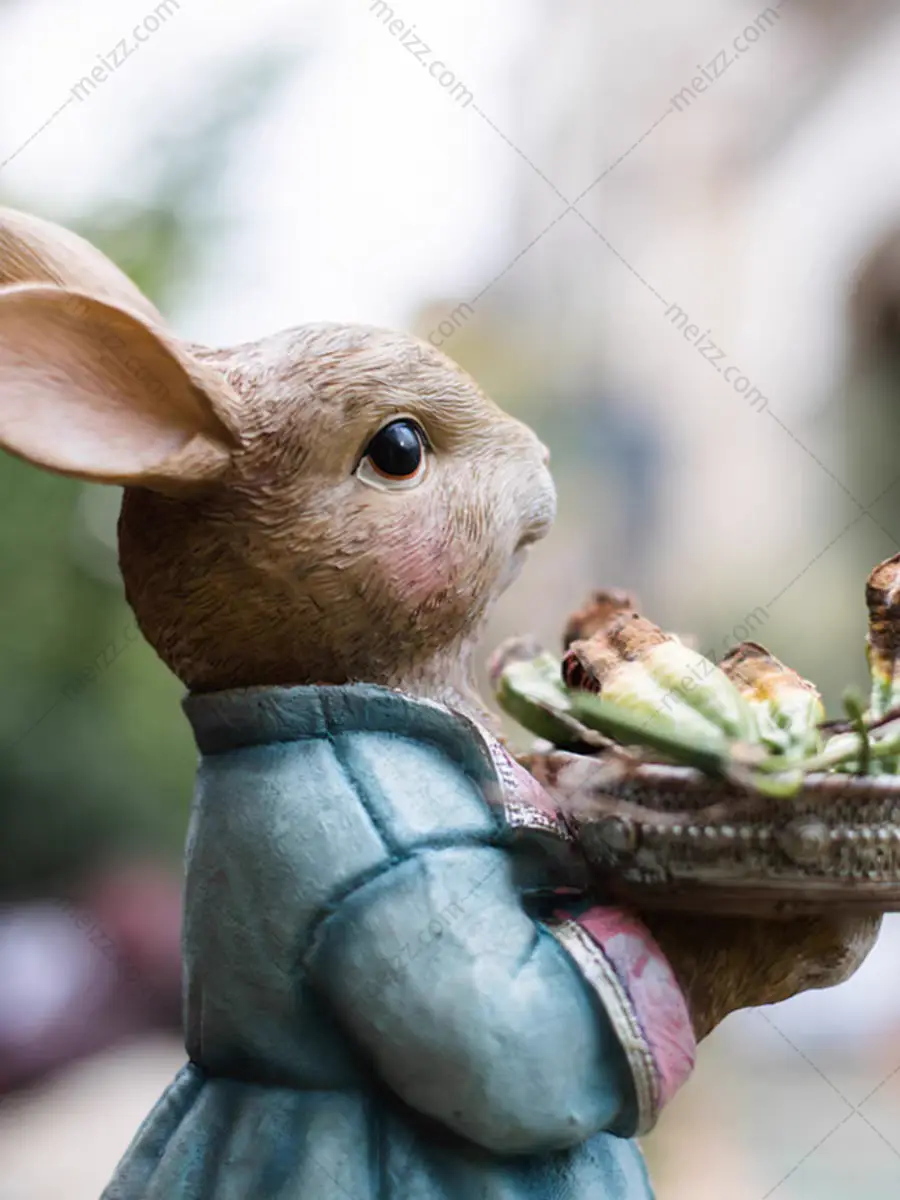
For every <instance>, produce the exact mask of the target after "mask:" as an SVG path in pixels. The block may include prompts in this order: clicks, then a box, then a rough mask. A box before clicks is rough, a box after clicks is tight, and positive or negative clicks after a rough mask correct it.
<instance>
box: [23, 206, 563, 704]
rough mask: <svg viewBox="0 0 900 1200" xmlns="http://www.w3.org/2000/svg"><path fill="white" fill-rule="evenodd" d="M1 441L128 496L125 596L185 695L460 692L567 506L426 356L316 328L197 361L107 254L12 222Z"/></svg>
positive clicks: (517, 443)
mask: <svg viewBox="0 0 900 1200" xmlns="http://www.w3.org/2000/svg"><path fill="white" fill-rule="evenodd" d="M0 447H3V448H5V449H6V450H8V451H10V452H12V453H13V454H16V455H19V456H20V457H22V458H25V459H27V460H29V461H30V462H33V463H35V464H36V465H38V466H41V467H44V468H46V469H49V470H52V471H56V472H60V473H62V474H66V475H72V476H76V477H78V478H81V479H86V480H94V481H100V482H106V483H113V484H120V485H122V486H124V488H125V493H124V501H123V506H122V514H121V518H120V523H119V545H120V562H121V569H122V574H123V577H124V580H125V587H126V592H127V596H128V600H129V602H130V603H131V605H132V607H133V609H134V611H135V614H136V616H137V619H138V622H139V624H140V627H141V629H142V631H143V633H144V635H145V636H146V638H147V640H148V641H149V642H150V643H151V645H153V647H154V648H155V649H156V651H157V652H158V653H159V655H160V656H161V658H162V659H163V660H164V662H165V663H166V664H167V665H168V666H169V667H170V668H171V669H172V670H173V671H174V672H175V674H176V675H178V676H179V678H180V679H181V680H182V681H183V682H184V683H185V684H186V685H187V686H188V687H189V688H190V689H192V690H213V689H221V688H228V687H247V686H256V685H266V684H292V683H343V682H351V681H358V680H364V681H369V682H373V683H383V684H386V685H388V686H394V687H401V688H405V689H406V690H409V691H412V692H414V693H419V694H423V695H430V696H432V697H433V698H437V699H453V698H455V697H458V696H460V695H461V694H463V693H465V692H466V691H467V688H468V663H469V659H470V656H471V647H472V644H473V641H474V639H475V638H476V636H477V634H478V632H479V630H480V628H481V625H482V623H483V620H484V618H485V615H486V613H487V612H488V610H489V608H490V605H491V603H492V601H493V600H494V599H495V598H496V596H497V595H498V594H499V592H500V591H501V590H502V589H503V587H505V586H506V584H507V583H508V582H509V581H510V580H511V579H512V577H513V576H514V575H515V573H516V570H517V567H518V565H519V563H520V561H521V558H522V555H523V552H524V550H525V547H526V546H527V545H528V544H529V543H530V542H532V541H535V540H536V539H537V538H539V537H541V536H542V535H543V534H544V533H545V532H546V531H547V529H548V527H549V525H550V522H551V521H552V518H553V513H554V506H555V501H554V492H553V485H552V482H551V479H550V476H549V473H548V471H547V467H546V458H547V454H546V451H545V449H544V447H543V446H542V445H541V444H540V442H539V441H538V440H537V438H536V437H535V435H534V434H533V433H532V432H531V431H530V430H529V429H528V428H527V427H526V426H524V425H522V424H521V423H520V422H519V421H516V420H514V419H513V418H511V417H509V416H508V415H506V414H505V413H503V412H502V411H501V410H500V409H499V408H498V407H497V406H496V405H494V404H493V403H492V402H491V401H490V400H489V399H488V398H487V397H486V396H485V395H484V394H483V393H482V392H481V391H480V390H479V388H478V387H477V386H476V384H475V383H474V382H473V381H472V380H471V379H470V378H469V377H468V376H467V375H466V374H465V373H464V372H463V371H461V370H460V369H459V368H458V367H457V366H456V365H455V364H454V363H453V362H452V361H451V360H450V359H448V358H446V357H445V356H444V355H443V354H441V353H440V352H439V351H438V350H436V349H435V348H434V347H432V346H431V345H429V344H428V343H426V342H422V341H419V340H418V339H416V338H414V337H411V336H407V335H405V334H400V333H392V332H389V331H386V330H382V329H376V328H370V327H367V326H356V325H337V324H321V325H309V326H303V327H301V328H298V329H292V330H288V331H286V332H284V333H280V334H276V335H275V336H272V337H268V338H264V339H262V340H261V341H258V342H253V343H248V344H246V345H241V346H235V347H232V348H229V349H225V350H209V349H205V348H203V347H200V346H196V345H189V344H187V343H184V342H181V341H179V340H178V339H176V338H175V337H174V336H173V335H172V334H171V333H170V332H169V331H168V330H167V329H166V327H165V324H164V322H163V320H162V318H161V316H160V315H159V313H158V312H157V311H156V309H155V308H153V306H152V305H151V304H150V303H149V302H148V301H147V300H146V299H145V298H144V297H143V296H142V295H141V294H140V292H139V291H137V289H136V288H135V287H134V285H133V284H131V282H130V281H129V280H128V279H127V278H126V277H125V276H124V275H122V274H121V272H119V271H118V269H117V268H115V267H114V266H113V264H112V263H110V262H109V261H108V260H107V259H105V258H104V257H103V255H101V254H100V253H99V252H98V251H97V250H95V249H94V248H93V247H90V246H88V245H87V244H86V243H84V242H82V241H81V240H80V239H78V238H75V237H74V235H72V234H70V233H66V232H64V231H62V230H60V229H58V228H57V227H56V226H53V225H49V224H46V223H44V222H40V221H37V220H36V219H35V218H32V217H25V216H23V215H22V214H19V213H14V212H11V211H9V210H0Z"/></svg>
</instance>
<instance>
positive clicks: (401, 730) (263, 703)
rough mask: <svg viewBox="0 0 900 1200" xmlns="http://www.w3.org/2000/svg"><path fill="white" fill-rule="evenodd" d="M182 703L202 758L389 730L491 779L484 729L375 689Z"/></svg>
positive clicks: (217, 695)
mask: <svg viewBox="0 0 900 1200" xmlns="http://www.w3.org/2000/svg"><path fill="white" fill-rule="evenodd" d="M183 706H184V711H185V715H186V716H187V718H188V720H189V721H190V723H191V727H192V729H193V731H194V738H195V739H196V742H197V746H198V748H199V750H200V752H201V753H202V754H220V753H222V752H224V751H228V750H235V749H237V748H239V747H241V746H259V745H265V744H267V743H272V742H293V741H299V740H302V739H304V738H333V737H338V736H340V735H341V734H345V733H353V732H369V733H395V734H399V735H402V736H404V737H412V738H415V739H417V740H420V741H426V742H432V743H434V744H436V745H438V746H440V747H441V748H442V749H444V750H445V751H446V752H448V753H450V754H451V755H452V756H453V757H454V758H456V759H457V760H458V761H461V763H462V765H463V767H464V769H466V770H467V771H468V772H470V773H472V774H475V775H476V776H478V777H481V778H484V777H486V775H488V774H489V775H493V774H494V767H493V764H492V761H491V755H490V752H489V751H488V749H487V748H486V744H485V732H484V731H483V730H481V729H480V727H479V726H477V725H476V724H475V723H474V722H473V721H470V720H469V719H468V718H467V717H464V716H462V715H461V714H460V713H457V712H454V711H452V710H451V709H449V708H446V707H444V705H442V704H437V703H435V702H434V701H431V700H421V699H418V698H414V697H412V696H408V695H406V694H405V693H403V692H398V691H393V690H392V689H390V688H386V687H380V686H379V685H377V684H371V683H353V684H344V685H339V686H338V685H331V684H321V685H301V686H297V687H251V688H234V689H231V690H229V691H222V692H200V693H191V694H189V695H188V696H186V697H185V699H184V701H183Z"/></svg>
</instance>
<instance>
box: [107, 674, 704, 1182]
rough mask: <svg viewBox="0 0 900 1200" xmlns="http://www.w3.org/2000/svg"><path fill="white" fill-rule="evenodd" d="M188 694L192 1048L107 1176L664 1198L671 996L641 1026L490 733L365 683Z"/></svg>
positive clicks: (677, 1033) (677, 1032) (549, 824)
mask: <svg viewBox="0 0 900 1200" xmlns="http://www.w3.org/2000/svg"><path fill="white" fill-rule="evenodd" d="M185 708H186V712H187V714H188V717H189V719H190V721H191V723H192V725H193V728H194V733H195V736H196V739H197V742H198V745H199V747H200V751H201V762H200V768H199V774H198V778H197V785H196V791H195V796H194V804H193V810H192V816H191V825H190V832H189V835H188V846H187V879H186V892H185V927H184V957H185V971H186V984H185V987H186V996H185V1022H186V1044H187V1051H188V1056H189V1061H188V1062H187V1064H186V1065H185V1066H184V1067H183V1068H182V1070H181V1071H180V1072H179V1074H178V1075H177V1076H176V1078H175V1079H174V1081H173V1082H172V1084H171V1085H170V1086H169V1088H168V1090H167V1091H166V1092H165V1094H164V1095H163V1096H162V1098H161V1099H160V1100H159V1102H158V1103H157V1105H156V1107H155V1108H154V1109H153V1111H152V1112H151V1113H150V1115H149V1116H148V1117H147V1119H146V1120H145V1121H144V1123H143V1125H142V1126H141V1128H140V1129H139V1131H138V1133H137V1135H136V1136H135V1139H134V1141H133V1142H132V1144H131V1146H130V1147H129V1149H128V1151H127V1153H126V1155H125V1157H124V1159H123V1160H122V1162H121V1164H120V1165H119V1168H118V1170H117V1172H116V1174H115V1176H114V1178H113V1180H112V1181H111V1183H110V1184H109V1185H108V1187H107V1189H106V1191H105V1192H104V1195H103V1200H301V1198H302V1200H526V1198H527V1200H539V1198H542V1200H543V1198H546V1200H626V1198H627V1200H648V1198H650V1197H651V1195H652V1193H651V1191H650V1186H649V1183H648V1180H647V1175H646V1171H645V1168H644V1164H643V1159H642V1156H641V1153H640V1150H639V1149H638V1146H637V1144H636V1143H635V1142H634V1141H633V1140H630V1139H631V1137H632V1135H633V1134H634V1133H635V1132H639V1131H641V1128H642V1127H643V1128H646V1127H647V1125H648V1124H649V1123H651V1122H652V1120H653V1118H654V1117H655V1115H656V1109H657V1108H658V1106H659V1104H660V1103H662V1101H663V1100H664V1099H665V1098H666V1096H665V1093H666V1092H667V1091H671V1090H672V1086H674V1085H673V1084H672V1078H673V1075H672V1070H671V1062H672V1061H673V1058H672V1053H671V1051H672V1046H673V1045H674V1042H673V1037H674V1039H675V1042H678V1046H677V1047H676V1052H675V1057H676V1058H677V1057H678V1054H680V1053H681V1051H682V1050H683V1049H684V1037H683V1034H684V1031H683V1030H681V1029H680V1026H679V1021H680V1020H681V1015H679V1014H676V1020H675V1024H674V1025H673V1024H672V1020H671V1019H670V1018H671V1004H670V1005H669V1017H668V1018H665V1019H663V1020H662V1022H661V1024H662V1026H666V1023H667V1021H668V1033H666V1032H664V1033H663V1036H662V1037H661V1038H660V1037H659V1036H655V1035H654V1034H653V1031H652V1030H650V1029H649V1028H648V1027H647V1024H648V1021H649V1020H650V1018H649V1017H648V1016H647V1014H648V1013H651V1015H652V1010H653V1003H654V1002H653V1001H652V999H651V1002H650V1003H649V1005H648V1004H647V1003H646V1002H645V1003H644V1004H643V1015H642V1012H641V1004H642V1001H641V1000H640V998H639V997H638V996H637V993H638V992H640V990H641V988H640V987H637V988H634V989H632V990H633V992H634V995H630V994H629V986H630V985H629V979H628V974H629V970H632V967H633V962H632V967H629V966H628V965H627V963H626V964H625V965H624V966H623V962H624V961H625V959H627V958H628V954H627V953H626V954H625V955H624V956H623V955H622V954H621V953H619V955H618V960H617V958H616V954H615V953H605V952H604V950H603V935H602V933H597V929H598V928H599V925H598V924H597V922H595V929H594V934H595V935H596V937H595V938H594V940H592V938H593V937H594V935H592V934H591V933H590V925H591V922H590V919H588V918H586V917H585V915H584V913H585V911H586V909H585V906H584V905H579V902H578V897H576V896H572V895H566V894H565V893H560V892H559V891H558V890H556V889H557V884H558V880H555V879H554V872H555V871H558V870H559V862H560V860H559V859H558V858H554V854H553V853H551V852H550V851H549V850H548V849H547V846H549V845H550V843H552V842H553V841H554V837H555V835H556V832H557V831H556V830H555V828H554V820H555V818H554V817H553V815H552V814H548V813H546V812H540V811H538V809H537V808H535V809H534V811H533V812H531V814H530V815H531V816H532V817H533V818H534V819H533V820H530V821H529V820H528V819H526V818H527V817H528V816H529V801H528V799H527V797H525V798H524V799H523V795H522V793H521V792H519V793H518V794H514V793H516V788H517V786H518V784H520V783H521V780H519V781H518V783H517V782H516V781H515V780H513V782H512V783H511V782H510V779H511V775H510V771H511V766H510V763H511V760H508V759H506V760H505V761H504V759H503V756H502V751H500V752H499V754H498V747H497V746H496V744H495V743H492V740H491V739H490V738H489V737H488V735H486V734H484V733H483V731H481V730H480V728H479V727H478V726H476V725H475V724H474V723H472V722H470V721H468V720H467V719H465V718H463V717H461V716H460V715H458V714H456V713H453V712H451V711H450V710H449V709H445V708H443V707H441V706H439V705H436V704H431V703H429V702H425V701H418V700H413V699H411V698H409V697H407V696H404V695H402V694H400V693H397V692H392V691H389V690H387V689H384V688H379V687H375V686H370V685H352V686H347V687H295V688H259V689H246V690H238V691H233V692H223V693H218V694H211V695H205V696H192V697H189V698H188V699H187V700H186V701H185ZM523 774H524V773H523ZM519 827H521V828H519ZM526 827H527V829H526ZM523 830H526V834H525V836H519V835H521V834H522V831H523ZM532 834H533V835H534V836H532ZM556 840H557V842H558V843H559V844H562V841H564V834H563V835H561V837H560V838H557V839H556ZM565 853H570V851H569V850H568V849H567V850H566V851H565ZM561 895H563V896H564V900H565V905H566V911H565V912H564V913H562V911H561V910H560V904H561V903H562V902H563V901H561V899H560V896H561ZM600 923H601V924H602V921H601V922H600ZM617 944H618V945H619V949H620V950H621V948H622V946H623V945H624V943H623V942H622V941H621V938H620V939H619V942H618V943H617ZM629 945H630V946H631V950H633V949H634V946H633V944H632V943H629ZM592 947H593V950H592V949H591V948H592ZM586 948H587V952H585V950H586ZM607 949H608V948H607ZM626 950H628V947H626ZM594 951H596V953H594ZM631 957H632V960H633V959H634V955H633V954H632V956H631ZM642 961H643V962H644V965H643V966H642V967H641V969H640V975H641V979H642V980H645V979H647V978H650V976H652V975H653V970H649V971H648V970H645V968H646V966H647V962H646V960H642ZM651 966H652V967H653V968H654V970H655V971H656V983H655V984H653V985H652V986H651V992H653V994H654V995H656V996H657V998H658V997H659V995H660V991H659V987H660V979H662V988H663V991H665V986H666V979H665V978H664V976H665V971H666V970H667V967H666V966H665V964H663V966H662V968H660V966H659V963H657V962H656V960H653V962H652V963H651ZM660 970H662V976H661V975H660ZM617 972H618V973H617ZM632 973H633V971H632ZM641 986H643V987H644V993H645V999H646V994H647V990H646V986H644V984H641ZM654 988H655V992H654V991H653V989H654ZM679 996H680V994H679ZM657 1007H659V1006H657ZM663 1007H665V1006H663ZM676 1007H677V1006H676ZM660 1011H662V1010H661V1009H660ZM657 1024H659V1022H658V1023H657ZM676 1027H677V1028H676ZM673 1030H674V1033H673ZM679 1038H680V1039H681V1041H679ZM688 1040H689V1038H688ZM666 1046H668V1049H667V1048H666ZM661 1047H662V1048H661ZM685 1053H686V1054H687V1055H688V1057H689V1056H690V1048H689V1047H688V1049H687V1050H686V1051H685ZM667 1055H668V1060H669V1067H668V1068H667V1067H666V1065H665V1062H664V1061H663V1060H665V1059H666V1056H667ZM661 1063H662V1065H660V1064H661ZM688 1070H689V1064H688V1065H683V1067H676V1069H675V1073H676V1074H678V1072H679V1071H680V1073H681V1075H682V1076H683V1075H684V1074H686V1073H687V1071H688ZM667 1079H668V1083H667ZM677 1082H680V1076H679V1078H678V1080H677V1081H676V1084H677Z"/></svg>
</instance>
